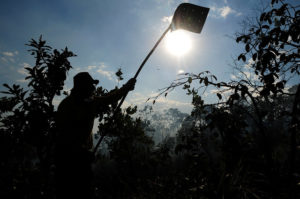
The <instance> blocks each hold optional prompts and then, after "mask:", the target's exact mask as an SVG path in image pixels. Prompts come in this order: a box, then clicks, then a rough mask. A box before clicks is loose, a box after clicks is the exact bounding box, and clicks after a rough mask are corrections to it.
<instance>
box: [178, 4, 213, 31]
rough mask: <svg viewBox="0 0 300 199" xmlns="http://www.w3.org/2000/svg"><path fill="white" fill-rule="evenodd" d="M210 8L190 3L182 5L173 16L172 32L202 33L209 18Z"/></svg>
mask: <svg viewBox="0 0 300 199" xmlns="http://www.w3.org/2000/svg"><path fill="white" fill-rule="evenodd" d="M208 12H209V8H205V7H201V6H197V5H194V4H190V3H182V4H180V5H179V6H178V7H177V9H176V11H175V13H174V16H173V20H172V31H174V30H177V29H184V30H187V31H190V32H194V33H200V32H201V30H202V28H203V26H204V23H205V20H206V18H207V15H208Z"/></svg>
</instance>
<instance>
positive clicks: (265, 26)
mask: <svg viewBox="0 0 300 199" xmlns="http://www.w3.org/2000/svg"><path fill="white" fill-rule="evenodd" d="M261 28H265V29H269V28H270V26H268V25H263V26H262V27H261Z"/></svg>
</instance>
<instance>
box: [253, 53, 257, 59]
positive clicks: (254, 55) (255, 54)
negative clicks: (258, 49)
mask: <svg viewBox="0 0 300 199" xmlns="http://www.w3.org/2000/svg"><path fill="white" fill-rule="evenodd" d="M256 58H257V53H254V54H253V55H252V59H253V61H255V60H256Z"/></svg>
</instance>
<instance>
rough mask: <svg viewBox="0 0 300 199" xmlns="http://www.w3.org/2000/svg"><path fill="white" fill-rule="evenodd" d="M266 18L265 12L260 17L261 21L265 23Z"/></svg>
mask: <svg viewBox="0 0 300 199" xmlns="http://www.w3.org/2000/svg"><path fill="white" fill-rule="evenodd" d="M265 16H266V13H264V12H263V13H262V14H261V15H260V18H259V21H263V20H264V18H265Z"/></svg>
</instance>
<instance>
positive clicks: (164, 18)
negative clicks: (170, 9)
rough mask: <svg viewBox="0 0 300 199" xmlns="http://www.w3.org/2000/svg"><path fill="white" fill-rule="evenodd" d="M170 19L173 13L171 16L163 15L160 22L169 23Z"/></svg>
mask: <svg viewBox="0 0 300 199" xmlns="http://www.w3.org/2000/svg"><path fill="white" fill-rule="evenodd" d="M172 19H173V15H171V16H164V17H163V18H162V19H161V20H162V22H165V23H171V22H172Z"/></svg>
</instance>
